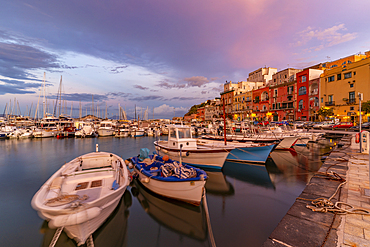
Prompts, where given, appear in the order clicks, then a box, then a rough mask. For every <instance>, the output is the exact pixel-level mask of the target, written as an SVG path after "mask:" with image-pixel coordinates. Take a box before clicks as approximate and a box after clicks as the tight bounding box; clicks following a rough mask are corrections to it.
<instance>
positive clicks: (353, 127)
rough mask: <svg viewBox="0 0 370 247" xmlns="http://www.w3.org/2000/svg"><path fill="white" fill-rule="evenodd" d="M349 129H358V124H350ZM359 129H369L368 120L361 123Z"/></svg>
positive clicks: (369, 123)
mask: <svg viewBox="0 0 370 247" xmlns="http://www.w3.org/2000/svg"><path fill="white" fill-rule="evenodd" d="M351 129H357V130H358V129H359V126H358V125H356V126H352V127H351ZM361 129H363V130H370V122H366V123H363V124H361Z"/></svg>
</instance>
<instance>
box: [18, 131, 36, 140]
mask: <svg viewBox="0 0 370 247" xmlns="http://www.w3.org/2000/svg"><path fill="white" fill-rule="evenodd" d="M32 137H33V131H32V130H30V129H25V130H23V133H21V134H20V135H19V136H18V138H19V139H27V138H32Z"/></svg>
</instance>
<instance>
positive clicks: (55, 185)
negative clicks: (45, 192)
mask: <svg viewBox="0 0 370 247" xmlns="http://www.w3.org/2000/svg"><path fill="white" fill-rule="evenodd" d="M62 182H63V178H62V177H56V178H54V180H53V181H52V182H51V185H50V190H58V189H60V188H61V187H62Z"/></svg>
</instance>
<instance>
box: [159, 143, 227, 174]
mask: <svg viewBox="0 0 370 247" xmlns="http://www.w3.org/2000/svg"><path fill="white" fill-rule="evenodd" d="M154 146H155V149H156V150H157V152H158V154H159V155H161V156H164V155H168V157H169V158H170V159H172V160H176V161H179V160H180V150H178V149H170V148H168V147H166V146H164V145H161V144H160V142H157V141H156V142H154ZM229 151H230V149H229V150H227V149H222V148H218V149H210V150H209V149H204V150H202V149H200V150H199V149H197V150H186V149H183V150H182V152H181V161H182V162H183V163H185V164H188V165H191V166H197V167H201V168H210V169H222V167H223V165H224V163H225V160H226V157H227V156H228V155H229Z"/></svg>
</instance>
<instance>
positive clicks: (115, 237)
mask: <svg viewBox="0 0 370 247" xmlns="http://www.w3.org/2000/svg"><path fill="white" fill-rule="evenodd" d="M131 204H132V197H131V194H130V192H129V191H127V190H126V191H125V193H124V194H123V197H122V199H121V201H120V202H119V204H118V206H117V207H116V208H115V209H114V211H113V212H112V214H111V215H110V216H109V217H108V218H107V220H106V221H105V222H104V223H103V225H102V226H101V227H100V228H98V229H97V230H96V231H95V232H94V233H93V234H92V236H93V240H94V246H96V247H99V246H102V247H108V246H112V247H113V246H127V236H126V235H127V219H128V216H129V211H128V208H129V207H130V206H131ZM40 231H41V232H42V233H43V234H44V239H43V242H42V245H41V246H50V243H51V241H52V238H53V236H54V235H55V232H56V229H51V228H49V227H48V222H47V221H46V220H45V221H44V222H43V225H42V227H41V230H40ZM55 246H56V247H58V246H63V247H66V246H67V247H68V246H71V247H72V246H73V247H75V246H77V243H76V242H75V241H74V240H72V239H71V238H69V237H68V235H67V234H66V233H65V232H62V234H61V235H60V237H59V239H58V241H57V242H56V244H55Z"/></svg>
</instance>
